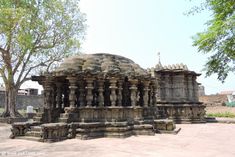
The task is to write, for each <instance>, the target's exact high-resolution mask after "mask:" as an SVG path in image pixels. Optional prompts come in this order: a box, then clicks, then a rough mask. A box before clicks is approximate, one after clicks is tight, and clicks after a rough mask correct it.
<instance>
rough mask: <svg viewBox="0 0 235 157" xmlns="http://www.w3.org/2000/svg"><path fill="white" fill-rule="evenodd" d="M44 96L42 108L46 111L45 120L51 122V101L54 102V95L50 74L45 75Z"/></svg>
mask: <svg viewBox="0 0 235 157" xmlns="http://www.w3.org/2000/svg"><path fill="white" fill-rule="evenodd" d="M44 87H45V89H44V96H45V99H44V101H45V102H44V108H45V109H46V112H47V114H46V115H47V117H46V121H47V122H48V123H50V122H52V120H53V119H52V113H51V112H52V109H53V105H54V104H53V103H54V100H53V99H54V95H53V94H52V93H53V80H52V77H50V76H46V80H45V82H44Z"/></svg>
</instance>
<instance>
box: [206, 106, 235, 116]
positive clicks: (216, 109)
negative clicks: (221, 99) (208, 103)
mask: <svg viewBox="0 0 235 157" xmlns="http://www.w3.org/2000/svg"><path fill="white" fill-rule="evenodd" d="M224 112H231V113H233V114H235V107H226V106H214V107H206V113H224Z"/></svg>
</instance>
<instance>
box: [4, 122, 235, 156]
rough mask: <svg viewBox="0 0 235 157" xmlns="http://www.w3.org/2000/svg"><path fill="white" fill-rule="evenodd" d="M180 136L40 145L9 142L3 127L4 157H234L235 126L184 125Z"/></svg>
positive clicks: (105, 139) (77, 140) (5, 127)
mask: <svg viewBox="0 0 235 157" xmlns="http://www.w3.org/2000/svg"><path fill="white" fill-rule="evenodd" d="M177 126H178V127H181V128H182V130H181V131H180V132H179V133H178V134H177V135H169V134H156V135H155V136H132V137H129V138H125V139H116V138H99V139H93V140H85V141H84V140H79V139H71V140H65V141H62V142H57V143H40V142H34V141H26V140H20V139H13V140H12V139H9V138H8V136H9V134H10V130H9V129H10V126H9V125H6V124H0V157H3V156H4V157H5V156H12V157H17V156H19V157H21V156H22V157H29V156H33V157H36V156H37V157H46V156H50V157H51V156H57V157H65V156H66V157H73V156H79V157H94V156H95V157H142V156H144V157H199V156H200V157H215V156H218V157H220V156H223V157H234V156H235V149H234V145H235V134H234V130H235V124H219V123H216V124H181V125H177Z"/></svg>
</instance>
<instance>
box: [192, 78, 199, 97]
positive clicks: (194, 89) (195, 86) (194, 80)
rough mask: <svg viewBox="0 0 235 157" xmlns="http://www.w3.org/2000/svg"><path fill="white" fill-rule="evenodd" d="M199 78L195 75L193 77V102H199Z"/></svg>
mask: <svg viewBox="0 0 235 157" xmlns="http://www.w3.org/2000/svg"><path fill="white" fill-rule="evenodd" d="M196 79H197V77H196V76H195V75H194V76H193V77H192V84H193V98H192V100H193V101H195V102H197V101H198V83H197V81H196Z"/></svg>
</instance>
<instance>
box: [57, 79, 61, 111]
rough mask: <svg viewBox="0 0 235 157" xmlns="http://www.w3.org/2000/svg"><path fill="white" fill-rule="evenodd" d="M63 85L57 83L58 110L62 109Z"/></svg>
mask: <svg viewBox="0 0 235 157" xmlns="http://www.w3.org/2000/svg"><path fill="white" fill-rule="evenodd" d="M62 85H63V84H62V83H61V82H56V108H62Z"/></svg>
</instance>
